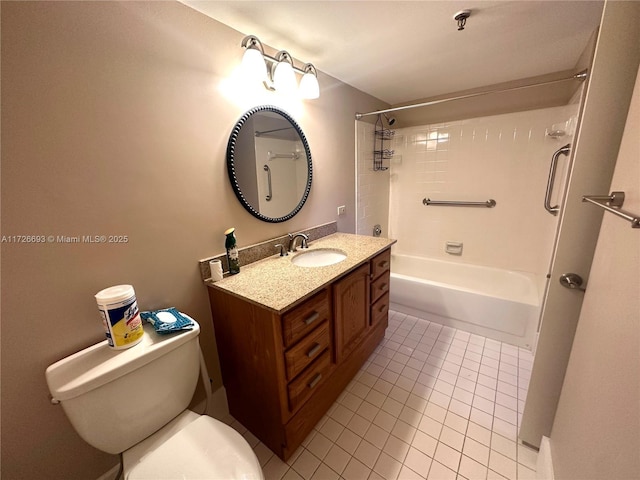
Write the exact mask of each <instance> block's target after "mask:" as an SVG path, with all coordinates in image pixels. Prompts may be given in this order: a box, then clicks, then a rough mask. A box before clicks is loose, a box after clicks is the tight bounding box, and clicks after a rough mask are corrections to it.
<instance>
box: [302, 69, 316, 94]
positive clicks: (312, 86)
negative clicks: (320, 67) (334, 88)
mask: <svg viewBox="0 0 640 480" xmlns="http://www.w3.org/2000/svg"><path fill="white" fill-rule="evenodd" d="M300 96H301V97H302V98H307V99H313V98H318V97H319V96H320V85H318V78H317V77H316V76H315V75H314V74H313V73H305V74H304V75H303V76H302V79H301V80H300Z"/></svg>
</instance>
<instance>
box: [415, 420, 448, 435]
mask: <svg viewBox="0 0 640 480" xmlns="http://www.w3.org/2000/svg"><path fill="white" fill-rule="evenodd" d="M418 430H420V431H422V432H424V433H426V434H427V435H431V436H432V437H433V438H439V437H440V432H441V431H442V423H440V422H437V421H436V420H434V419H433V418H431V417H428V416H426V415H424V416H423V417H422V420H420V424H419V425H418Z"/></svg>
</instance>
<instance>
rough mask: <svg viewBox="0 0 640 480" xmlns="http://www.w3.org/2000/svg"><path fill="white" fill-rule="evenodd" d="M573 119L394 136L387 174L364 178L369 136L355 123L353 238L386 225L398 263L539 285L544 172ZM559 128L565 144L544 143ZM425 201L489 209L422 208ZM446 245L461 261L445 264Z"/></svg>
mask: <svg viewBox="0 0 640 480" xmlns="http://www.w3.org/2000/svg"><path fill="white" fill-rule="evenodd" d="M577 111H578V106H577V105H575V104H571V105H567V106H562V107H554V108H546V109H540V110H530V111H525V112H518V113H511V114H505V115H496V116H490V117H480V118H473V119H467V120H461V121H455V122H450V123H442V124H434V125H424V126H418V127H407V128H401V129H397V130H396V134H395V138H394V140H393V142H391V148H393V149H394V150H395V155H394V157H393V159H392V160H391V162H390V170H388V171H386V172H373V171H371V165H372V163H373V159H372V153H371V150H372V145H373V139H372V138H371V136H372V135H373V126H371V125H369V124H365V123H363V122H358V123H359V125H358V190H359V191H358V208H359V212H358V226H357V231H358V233H363V234H369V235H370V234H371V226H372V224H373V223H374V222H375V223H381V222H384V220H385V219H386V218H387V215H388V230H386V229H385V230H384V232H383V235H386V236H389V237H392V238H396V239H397V240H398V243H397V245H396V247H395V251H396V252H397V253H404V254H409V255H417V256H425V257H430V258H437V259H443V260H449V261H454V262H463V263H471V264H476V265H486V266H491V267H495V268H501V269H508V270H519V271H526V272H531V273H536V274H538V275H539V277H543V276H544V274H546V271H547V269H548V266H549V262H550V259H551V251H552V247H553V238H554V236H555V231H556V227H557V217H555V216H552V215H550V214H549V213H547V212H546V211H545V209H544V207H543V202H544V194H545V189H546V184H547V177H548V174H549V165H550V162H551V156H552V154H553V153H554V152H555V151H556V150H557V149H559V148H560V147H562V146H563V145H566V144H567V143H570V142H571V141H572V140H573V136H572V135H571V134H570V133H571V127H572V126H573V125H575V121H576V118H575V117H576V115H577ZM565 122H570V124H569V125H565ZM558 127H561V128H563V129H566V130H567V132H568V134H567V135H565V136H563V137H561V138H558V139H553V138H551V137H549V136H548V135H547V133H548V132H550V131H551V130H552V129H555V128H558ZM567 127H568V128H567ZM568 163H569V158H568V157H566V156H563V155H561V156H560V160H559V164H558V174H557V177H556V182H555V185H556V186H555V190H554V195H553V197H552V205H555V204H557V203H558V201H559V200H558V199H559V198H560V196H561V193H562V191H563V190H564V188H565V187H564V184H565V181H566V172H567V167H568ZM387 178H388V180H389V183H388V185H389V187H388V190H387V188H386V186H385V185H383V183H384V182H386V181H387ZM387 192H388V196H387ZM424 198H430V199H432V200H461V201H486V200H489V199H494V200H495V201H496V202H497V205H496V207H495V208H484V207H444V206H424V205H423V204H422V200H423V199H424ZM370 224H371V225H370ZM447 241H452V242H461V243H463V245H464V246H463V252H462V255H460V256H456V255H450V254H447V253H446V252H445V244H446V242H447Z"/></svg>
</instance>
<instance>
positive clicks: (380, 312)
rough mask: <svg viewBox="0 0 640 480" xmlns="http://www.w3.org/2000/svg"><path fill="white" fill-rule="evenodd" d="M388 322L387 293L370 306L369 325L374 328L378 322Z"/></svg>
mask: <svg viewBox="0 0 640 480" xmlns="http://www.w3.org/2000/svg"><path fill="white" fill-rule="evenodd" d="M388 320H389V292H387V293H385V294H384V295H382V297H380V298H379V299H378V300H377V301H376V303H374V304H373V305H371V325H372V326H374V327H375V326H376V325H378V323H380V322H385V324H386V323H387V322H388Z"/></svg>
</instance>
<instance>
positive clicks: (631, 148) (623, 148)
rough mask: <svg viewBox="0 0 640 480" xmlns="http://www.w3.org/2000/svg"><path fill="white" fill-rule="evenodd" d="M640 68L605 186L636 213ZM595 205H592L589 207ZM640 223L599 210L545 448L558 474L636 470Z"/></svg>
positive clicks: (613, 474)
mask: <svg viewBox="0 0 640 480" xmlns="http://www.w3.org/2000/svg"><path fill="white" fill-rule="evenodd" d="M639 138H640V71H639V75H638V77H637V78H636V84H635V90H634V94H633V99H632V101H631V107H630V110H629V115H628V118H627V124H626V128H625V131H624V136H623V138H622V143H621V145H620V152H619V155H618V161H617V163H616V169H615V173H614V176H613V181H612V182H611V191H624V192H625V194H626V198H625V203H624V206H623V209H624V210H626V211H628V212H632V213H633V214H635V215H639V214H640V164H639V162H638V159H639V158H640V143H639V142H638V139H639ZM593 208H597V207H593ZM639 243H640V230H637V229H632V228H631V227H630V224H629V223H628V222H626V221H623V220H622V219H620V218H617V217H615V216H614V215H613V214H610V213H605V214H604V218H603V221H602V228H601V230H600V236H599V238H598V245H597V247H596V252H595V256H594V259H593V266H592V267H591V274H590V276H589V282H588V285H587V291H586V293H585V297H584V303H583V306H582V311H581V313H580V321H579V323H578V328H577V330H576V335H575V339H574V342H573V348H572V350H571V357H570V359H569V365H568V367H567V373H566V376H565V379H564V384H563V387H562V393H561V395H560V401H559V404H558V410H557V412H556V417H555V421H554V423H553V429H552V431H551V451H552V455H553V464H554V469H555V477H556V478H559V479H603V478H611V479H620V480H622V479H631V478H638V474H639V472H640V454H639V452H640V362H638V352H639V351H640V298H639V297H638V292H639V291H640V276H639V275H638V272H640V248H639V247H638V245H639Z"/></svg>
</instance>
